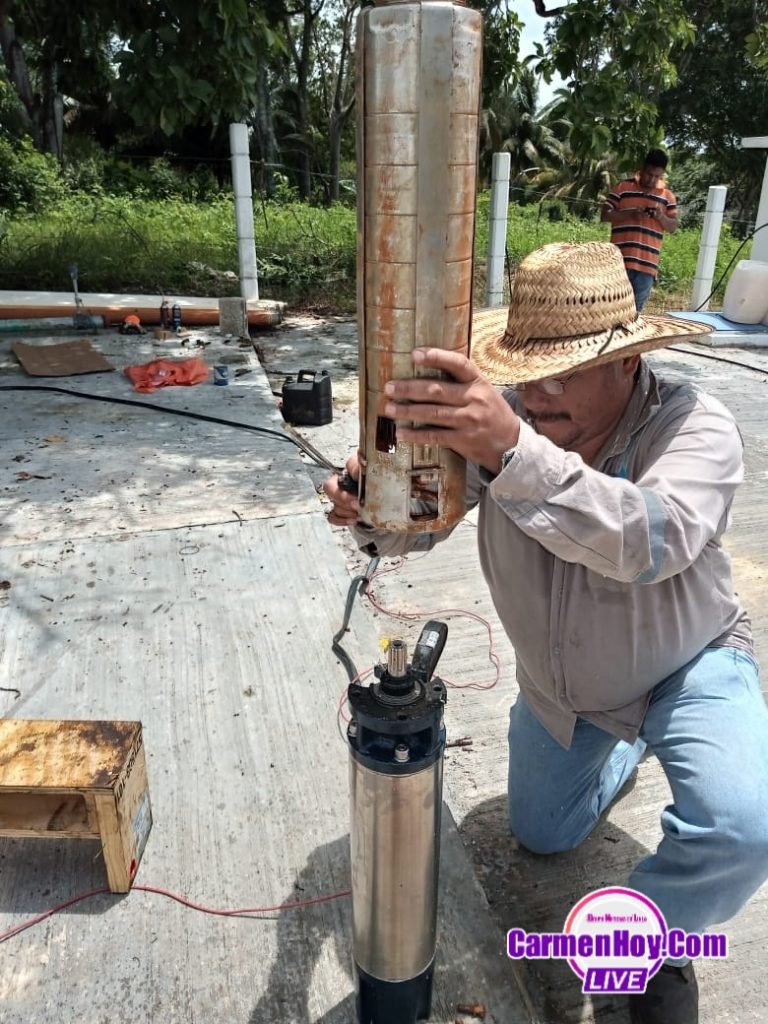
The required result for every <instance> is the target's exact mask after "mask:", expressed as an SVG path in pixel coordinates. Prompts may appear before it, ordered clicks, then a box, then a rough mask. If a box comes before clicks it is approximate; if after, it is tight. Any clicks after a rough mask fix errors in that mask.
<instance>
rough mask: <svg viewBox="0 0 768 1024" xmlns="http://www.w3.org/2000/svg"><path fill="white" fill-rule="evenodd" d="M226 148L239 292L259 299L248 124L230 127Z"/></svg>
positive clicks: (246, 297) (244, 295) (247, 298)
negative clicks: (233, 201) (227, 149)
mask: <svg viewBox="0 0 768 1024" xmlns="http://www.w3.org/2000/svg"><path fill="white" fill-rule="evenodd" d="M229 151H230V154H231V156H232V191H233V193H234V196H235V224H236V226H237V258H238V263H239V267H240V294H241V296H242V297H243V298H244V299H246V300H249V299H253V300H254V301H258V298H259V281H258V277H257V274H256V235H255V232H254V228H253V195H252V192H251V158H250V150H249V146H248V126H247V125H245V124H231V125H230V126H229Z"/></svg>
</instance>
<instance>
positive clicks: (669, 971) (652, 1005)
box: [629, 963, 699, 1024]
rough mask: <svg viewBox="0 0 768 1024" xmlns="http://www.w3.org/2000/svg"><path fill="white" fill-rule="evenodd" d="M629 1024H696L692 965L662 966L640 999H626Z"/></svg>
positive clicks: (694, 979) (632, 997)
mask: <svg viewBox="0 0 768 1024" xmlns="http://www.w3.org/2000/svg"><path fill="white" fill-rule="evenodd" d="M629 1019H630V1021H631V1024H699V986H698V983H697V981H696V975H695V974H694V973H693V964H690V963H689V964H686V965H685V967H673V966H672V965H671V964H664V965H663V966H662V968H661V970H660V971H659V972H658V973H657V974H654V976H653V977H652V978H651V980H650V981H649V982H648V985H647V987H646V990H645V992H644V993H643V994H642V995H641V996H630V997H629Z"/></svg>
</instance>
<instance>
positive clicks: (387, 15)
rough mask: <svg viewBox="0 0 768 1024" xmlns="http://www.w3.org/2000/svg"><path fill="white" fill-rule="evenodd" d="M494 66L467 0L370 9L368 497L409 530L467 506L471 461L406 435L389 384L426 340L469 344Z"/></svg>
mask: <svg viewBox="0 0 768 1024" xmlns="http://www.w3.org/2000/svg"><path fill="white" fill-rule="evenodd" d="M481 64H482V17H481V15H480V14H479V13H478V12H477V11H475V10H472V9H470V8H467V7H464V6H463V4H462V3H456V2H454V3H451V2H445V0H421V2H408V0H405V2H403V0H394V2H379V3H378V4H377V5H376V6H375V7H372V8H366V9H365V10H364V11H362V12H361V14H360V16H359V19H358V26H357V76H358V77H357V109H358V120H357V156H358V171H357V175H358V181H357V184H358V225H357V226H358V257H357V289H358V295H357V308H358V336H359V345H360V362H359V373H360V445H359V456H360V466H361V472H360V482H359V492H360V505H361V509H362V518H363V520H364V521H365V522H368V523H370V524H371V525H372V526H377V527H383V528H386V529H390V530H396V531H399V532H407V533H413V532H423V531H432V530H439V529H444V528H446V527H449V526H453V525H454V524H455V523H456V522H458V521H459V520H460V519H461V518H462V517H463V515H464V511H465V505H464V490H465V463H464V460H463V459H462V458H461V457H460V456H458V455H456V454H455V453H454V452H452V451H450V450H449V449H446V448H438V447H435V446H427V445H414V444H407V443H404V442H402V441H400V440H399V439H398V437H397V427H396V424H395V422H394V421H393V420H391V419H389V418H388V417H386V416H385V415H384V405H385V403H386V399H385V396H384V385H385V384H386V383H387V381H389V380H392V379H396V378H402V377H412V376H414V373H415V369H414V366H413V363H412V361H411V352H412V350H413V348H414V347H416V346H430V347H435V348H445V349H450V350H454V351H458V352H462V353H464V354H468V352H469V339H470V328H471V312H472V268H473V246H474V232H475V192H476V183H477V148H478V132H479V120H480V118H479V112H480V80H481ZM425 372H426V373H428V374H430V375H434V374H433V372H432V371H425Z"/></svg>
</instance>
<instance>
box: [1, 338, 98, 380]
mask: <svg viewBox="0 0 768 1024" xmlns="http://www.w3.org/2000/svg"><path fill="white" fill-rule="evenodd" d="M12 347H13V351H14V353H15V355H16V358H17V359H18V360H19V362H20V363H21V365H22V366H23V367H24V369H25V370H26V371H27V373H28V374H30V375H31V376H32V377H75V376H77V375H78V374H81V373H104V372H105V371H106V370H114V366H113V365H112V364H111V363H110V362H109V361H108V360H107V359H105V358H104V356H103V355H102V354H101V352H97V351H96V349H95V348H93V347H92V345H91V342H90V340H89V339H88V338H78V340H77V341H63V342H59V343H58V344H56V345H28V344H26V343H25V342H23V341H15V342H14V343H13V346H12Z"/></svg>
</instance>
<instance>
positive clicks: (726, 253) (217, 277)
mask: <svg viewBox="0 0 768 1024" xmlns="http://www.w3.org/2000/svg"><path fill="white" fill-rule="evenodd" d="M488 205H489V196H488V194H487V193H484V194H481V195H480V196H479V197H478V205H477V233H476V242H475V252H476V275H475V295H476V299H477V302H478V303H482V301H483V297H484V292H485V281H484V268H485V261H486V252H487V245H488ZM0 217H2V214H1V213H0ZM254 220H255V234H256V252H257V260H258V273H259V290H260V293H261V294H262V295H263V296H264V297H265V298H270V299H280V300H283V301H286V302H287V303H288V304H289V307H290V308H293V309H302V310H310V311H314V312H318V313H327V314H333V313H335V314H341V315H344V314H347V315H348V314H352V313H354V310H355V298H356V296H355V266H356V239H357V218H356V213H355V210H354V209H352V208H350V207H347V206H341V205H338V206H334V207H331V208H330V209H325V208H317V207H310V206H307V205H305V204H303V203H299V202H289V203H284V204H276V203H275V204H272V203H265V204H263V205H257V206H256V207H255V209H254ZM507 237H508V242H507V245H508V253H509V258H510V261H511V262H512V264H513V265H514V264H515V263H517V262H518V261H519V260H520V259H522V257H523V256H525V255H526V254H527V253H528V252H530V251H531V250H532V249H535V248H537V247H538V246H540V245H544V244H545V243H547V242H554V241H574V242H576V241H589V240H593V239H594V240H600V239H602V240H605V239H606V238H607V237H608V232H607V227H606V225H604V224H600V223H598V222H597V221H583V220H579V219H577V218H573V217H569V216H565V217H562V218H561V219H556V220H550V218H549V216H548V215H547V208H546V207H545V206H538V205H537V206H533V205H531V206H525V207H521V206H510V209H509V219H508V236H507ZM738 245H739V243H738V241H737V240H736V239H734V238H733V237H732V236H731V235H730V232H729V230H728V229H727V228H725V229H724V230H723V235H722V238H721V243H720V251H719V254H718V265H717V271H716V275H715V278H716V279H717V277H718V275H719V274H720V273H721V272H722V270H723V269H724V268H725V266H726V264H727V263H728V260H729V259H730V258H731V257H732V256H733V254H734V253H735V251H736V249H737V247H738ZM698 247H699V231H698V230H694V229H688V230H680V231H678V232H677V233H676V234H674V235H671V236H669V237H668V238H667V239H666V240H665V243H664V248H663V251H662V261H661V272H660V276H659V283H658V286H657V288H656V289H655V291H654V293H653V305H654V306H655V307H657V308H658V307H659V305H661V306H666V307H667V308H670V307H672V306H676V307H678V308H684V307H685V305H686V304H687V302H688V297H689V295H690V288H691V284H692V282H693V278H694V275H695V270H696V259H697V255H698ZM748 253H749V247H748V246H745V248H744V250H742V252H741V254H740V256H741V258H743V259H746V258H747V257H748ZM72 264H77V266H78V268H79V273H78V283H79V287H80V290H81V291H83V292H89V291H90V292H94V291H95V292H102V291H106V292H131V291H137V292H148V293H150V294H158V295H159V294H160V292H161V291H162V292H164V293H166V294H168V295H174V294H175V295H211V294H213V295H237V294H239V286H238V282H237V278H236V274H237V270H238V261H237V242H236V237H235V224H234V208H233V203H232V200H231V199H230V198H228V197H223V198H220V199H216V200H213V201H211V202H208V203H189V202H183V201H181V200H163V201H158V200H140V199H135V198H128V197H121V196H93V195H88V194H85V193H83V194H79V193H76V194H74V195H73V196H71V197H70V198H69V199H68V200H66V201H64V202H62V203H60V204H57V205H56V207H55V208H53V209H50V210H48V211H47V212H46V213H44V214H35V215H33V214H25V215H18V216H15V217H13V218H11V217H6V218H5V219H4V220H3V219H0V288H10V289H19V290H22V289H23V290H38V289H41V290H43V289H44V290H55V291H68V290H69V289H70V288H71V280H70V276H69V267H70V265H72ZM720 296H721V297H722V289H721V290H720ZM714 305H717V301H716V300H715V302H714Z"/></svg>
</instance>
